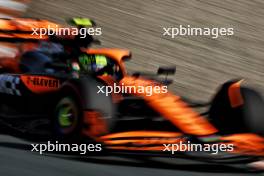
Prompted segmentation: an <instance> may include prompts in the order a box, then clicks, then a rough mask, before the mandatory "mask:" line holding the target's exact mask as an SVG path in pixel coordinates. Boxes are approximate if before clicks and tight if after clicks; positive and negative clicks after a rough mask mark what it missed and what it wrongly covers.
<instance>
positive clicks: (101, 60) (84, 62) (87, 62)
mask: <svg viewBox="0 0 264 176" xmlns="http://www.w3.org/2000/svg"><path fill="white" fill-rule="evenodd" d="M79 63H80V66H81V69H82V70H84V71H88V72H98V71H99V70H101V69H102V68H104V67H105V66H107V58H106V56H103V55H87V54H83V55H81V56H80V57H79Z"/></svg>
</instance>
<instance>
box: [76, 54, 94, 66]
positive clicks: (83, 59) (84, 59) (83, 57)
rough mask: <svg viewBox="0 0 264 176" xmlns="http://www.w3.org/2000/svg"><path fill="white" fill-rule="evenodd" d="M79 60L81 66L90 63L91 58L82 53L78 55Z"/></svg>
mask: <svg viewBox="0 0 264 176" xmlns="http://www.w3.org/2000/svg"><path fill="white" fill-rule="evenodd" d="M79 62H80V63H81V65H82V66H84V65H88V64H91V59H90V58H89V57H88V55H87V54H82V55H81V56H79Z"/></svg>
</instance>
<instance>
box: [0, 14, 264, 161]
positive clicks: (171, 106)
mask: <svg viewBox="0 0 264 176" xmlns="http://www.w3.org/2000/svg"><path fill="white" fill-rule="evenodd" d="M72 21H73V22H74V23H75V25H76V26H78V28H80V27H81V28H83V27H91V25H92V24H93V23H92V22H89V19H84V18H75V19H73V20H72ZM48 25H53V26H54V25H57V26H61V25H59V24H55V23H52V22H49V21H46V20H35V19H12V20H7V19H2V20H0V41H3V42H9V43H13V44H16V45H17V47H18V48H19V53H18V54H17V55H16V57H14V58H7V57H5V58H0V66H1V68H0V71H1V74H0V97H1V98H0V104H1V124H2V125H3V126H4V127H3V129H5V130H3V129H2V130H1V131H3V132H7V131H9V130H10V129H12V130H16V131H19V132H22V133H25V134H28V135H29V134H37V136H38V137H40V136H41V135H44V136H46V135H47V134H49V135H48V136H49V137H50V138H52V139H54V140H61V141H91V140H92V141H94V142H98V143H102V144H103V145H104V147H105V149H106V150H109V151H111V152H120V151H122V152H126V153H133V154H135V153H137V154H145V155H146V154H148V155H165V156H171V151H173V153H174V152H175V153H177V155H174V156H177V157H180V156H182V157H185V158H187V157H188V158H191V159H199V160H203V161H208V162H216V163H250V162H255V161H259V160H261V159H262V158H263V157H264V138H263V135H264V131H263V130H264V126H263V125H264V118H263V114H264V112H263V108H262V107H263V105H264V102H263V99H262V98H261V95H260V94H259V93H257V92H256V91H255V90H254V89H252V88H249V87H246V86H244V85H243V80H233V81H228V82H227V83H225V84H223V85H222V86H221V88H220V90H219V91H218V92H217V93H216V96H215V97H214V98H213V99H212V101H211V103H209V104H208V103H205V104H198V103H193V102H185V101H183V99H182V98H181V97H179V96H177V95H175V94H173V93H171V92H169V91H168V90H167V85H169V84H170V83H171V82H172V81H171V80H169V79H167V76H168V75H170V74H174V73H175V71H176V70H175V68H172V67H160V68H159V69H158V72H157V73H158V74H157V75H154V74H153V75H152V74H146V73H140V72H138V73H134V74H128V73H127V71H126V68H125V61H127V60H129V59H131V53H130V51H128V50H124V49H107V48H99V49H93V48H89V47H88V46H89V44H90V43H92V42H93V41H94V40H93V38H91V36H89V39H87V41H85V42H83V40H80V38H78V36H59V37H58V36H42V37H40V36H35V35H32V30H31V29H32V27H34V28H47V26H48ZM78 42H82V43H81V45H79V44H78ZM85 45H86V47H84V46H85ZM67 48H70V50H67ZM163 75H164V77H165V78H161V77H162V76H163ZM196 107H209V110H208V112H205V113H201V114H199V113H197V112H196V111H195V110H194V109H195V108H196ZM43 131H44V132H43ZM46 131H48V133H46ZM180 143H185V144H187V143H199V144H205V143H209V144H210V145H214V144H219V145H221V144H225V145H229V146H230V145H232V148H233V150H225V151H224V152H221V153H218V155H213V154H212V153H210V152H189V151H188V150H187V149H185V150H184V152H182V151H181V152H178V150H176V151H174V147H175V144H180Z"/></svg>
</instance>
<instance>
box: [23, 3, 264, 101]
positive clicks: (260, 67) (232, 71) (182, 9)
mask: <svg viewBox="0 0 264 176" xmlns="http://www.w3.org/2000/svg"><path fill="white" fill-rule="evenodd" d="M263 9H264V1H263V0H210V1H209V0H130V1H128V0H34V1H32V2H31V4H30V6H29V8H28V12H27V13H26V14H25V16H27V17H37V18H45V19H49V20H53V21H55V22H60V23H65V21H64V19H65V18H67V17H78V16H82V17H89V18H92V19H94V20H95V21H96V22H97V25H98V27H102V31H103V34H102V36H100V37H98V38H99V39H100V40H101V41H102V47H118V48H127V49H130V50H131V51H132V53H133V59H132V61H131V63H129V64H128V69H129V71H130V72H133V71H136V70H141V71H148V72H156V69H157V68H158V66H160V65H176V66H177V73H176V75H175V76H173V78H174V84H173V85H172V86H171V89H172V90H173V91H174V92H177V93H178V94H181V95H183V96H186V97H190V98H193V99H199V100H207V99H208V98H210V97H211V96H212V95H213V93H214V92H215V89H216V88H217V87H218V86H219V84H221V83H223V82H225V81H227V80H229V79H233V78H240V77H243V78H245V79H246V80H248V81H249V82H251V83H254V84H255V86H256V87H258V88H259V89H260V90H261V91H262V92H264V78H263V77H264V58H263V57H264V48H263V46H264V10H263ZM180 24H181V25H184V26H187V25H191V26H193V27H233V28H234V35H233V36H222V37H221V36H220V37H218V38H217V39H212V38H211V37H209V36H177V37H176V38H174V39H171V38H169V37H165V36H163V35H162V34H163V29H162V27H178V26H179V25H180Z"/></svg>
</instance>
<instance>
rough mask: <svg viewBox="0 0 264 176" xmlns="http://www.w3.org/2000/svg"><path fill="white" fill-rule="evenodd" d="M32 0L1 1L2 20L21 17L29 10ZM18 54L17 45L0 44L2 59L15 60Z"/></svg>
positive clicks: (0, 15)
mask: <svg viewBox="0 0 264 176" xmlns="http://www.w3.org/2000/svg"><path fill="white" fill-rule="evenodd" d="M29 2H30V0H0V18H14V17H19V16H21V15H22V14H23V13H24V12H25V11H26V9H27V5H28V4H29ZM17 53H18V50H17V47H16V45H11V44H5V43H0V55H1V57H10V58H14V57H15V56H16V55H17Z"/></svg>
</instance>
